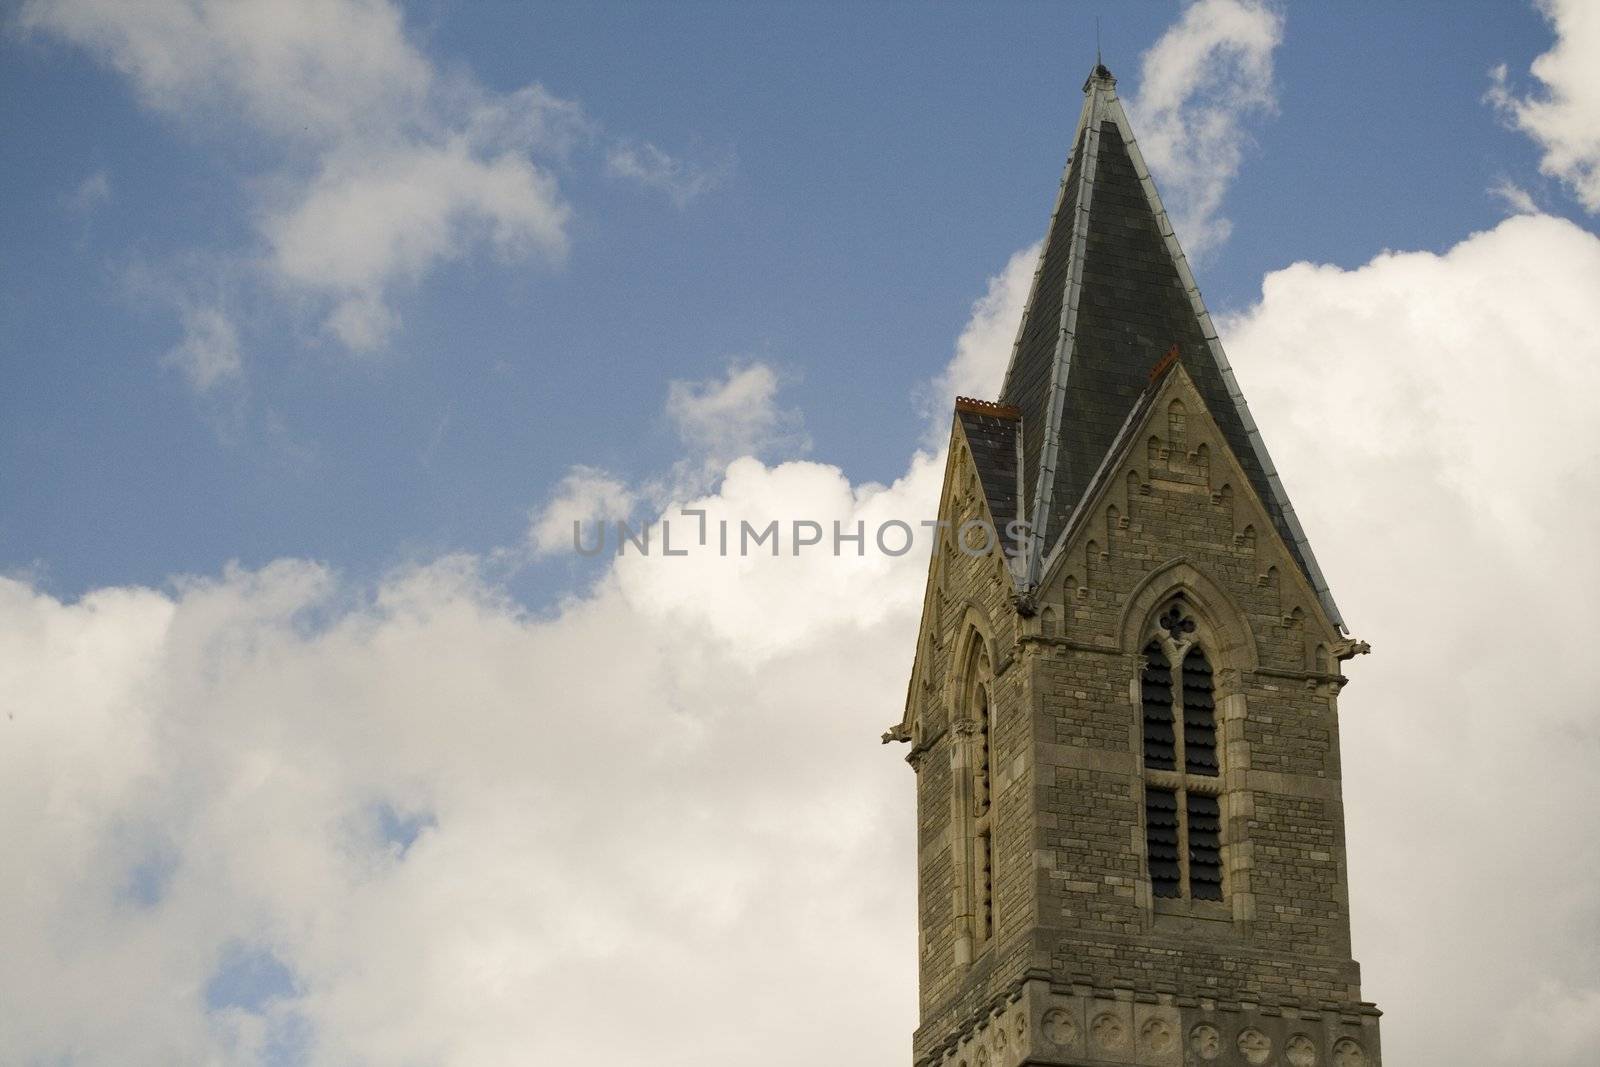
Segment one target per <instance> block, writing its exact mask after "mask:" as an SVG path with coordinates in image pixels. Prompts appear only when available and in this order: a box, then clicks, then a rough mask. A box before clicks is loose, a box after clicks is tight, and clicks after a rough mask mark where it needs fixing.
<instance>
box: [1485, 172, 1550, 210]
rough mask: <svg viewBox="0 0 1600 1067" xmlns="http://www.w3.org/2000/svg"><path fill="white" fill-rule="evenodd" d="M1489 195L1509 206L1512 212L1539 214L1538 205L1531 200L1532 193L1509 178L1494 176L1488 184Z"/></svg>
mask: <svg viewBox="0 0 1600 1067" xmlns="http://www.w3.org/2000/svg"><path fill="white" fill-rule="evenodd" d="M1489 195H1490V196H1493V197H1494V198H1495V199H1497V200H1499V201H1500V202H1501V203H1502V204H1504V205H1505V206H1506V207H1507V208H1509V209H1510V210H1511V212H1512V214H1515V215H1537V214H1539V205H1538V204H1536V203H1534V202H1533V194H1532V193H1530V192H1528V190H1526V189H1524V188H1523V187H1522V186H1520V185H1518V184H1517V183H1516V182H1514V181H1512V180H1511V179H1510V178H1496V179H1495V180H1494V183H1493V184H1491V185H1490V186H1489Z"/></svg>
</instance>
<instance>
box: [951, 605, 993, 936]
mask: <svg viewBox="0 0 1600 1067" xmlns="http://www.w3.org/2000/svg"><path fill="white" fill-rule="evenodd" d="M970 640H971V642H972V644H971V652H970V654H969V658H968V660H967V669H966V672H965V681H964V683H963V687H962V693H963V696H962V698H961V699H962V704H963V710H962V714H961V716H960V721H959V723H958V726H957V730H958V732H959V733H960V734H961V735H962V738H963V745H962V756H961V762H962V764H963V765H964V769H963V776H962V784H961V787H960V788H959V789H958V791H957V793H956V796H957V804H958V808H960V809H963V810H958V812H957V817H958V819H959V822H960V825H961V826H962V828H963V831H964V833H963V837H964V840H965V843H966V849H965V860H966V869H967V873H966V877H965V879H964V880H963V882H962V883H958V884H960V885H961V886H962V889H963V890H964V894H965V897H966V902H967V903H966V907H965V908H964V909H963V910H962V914H963V915H964V916H965V922H964V925H965V927H966V929H965V930H964V931H963V935H962V936H963V939H964V940H965V941H966V942H967V944H968V945H969V946H970V951H971V953H972V957H975V956H976V954H977V953H978V952H980V951H982V950H983V948H984V947H985V946H986V945H987V944H988V943H989V941H990V940H991V939H992V938H993V937H994V931H995V899H994V898H995V848H994V806H995V799H996V798H995V781H994V764H995V758H994V745H995V741H996V738H995V733H994V723H995V713H994V712H995V709H994V704H993V699H992V696H991V693H990V691H989V690H990V686H991V685H992V684H993V672H992V669H991V667H990V665H989V656H988V653H987V650H986V648H985V640H984V638H982V637H981V636H980V635H979V634H978V633H977V632H976V631H974V632H973V634H972V635H971V639H970ZM972 957H969V958H972Z"/></svg>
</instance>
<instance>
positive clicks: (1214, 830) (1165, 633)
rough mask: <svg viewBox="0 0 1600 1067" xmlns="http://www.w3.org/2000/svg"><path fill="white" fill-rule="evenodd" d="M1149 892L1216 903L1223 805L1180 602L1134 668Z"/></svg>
mask: <svg viewBox="0 0 1600 1067" xmlns="http://www.w3.org/2000/svg"><path fill="white" fill-rule="evenodd" d="M1139 707H1140V715H1141V719H1142V728H1143V735H1144V776H1145V783H1144V817H1145V852H1146V858H1147V860H1148V864H1149V870H1150V888H1151V892H1152V893H1153V894H1154V895H1155V896H1157V897H1164V898H1169V899H1184V898H1187V899H1191V900H1221V899H1223V892H1222V802H1221V798H1220V795H1219V794H1220V792H1221V770H1222V767H1221V761H1220V759H1219V758H1218V745H1217V711H1216V699H1215V692H1214V682H1213V677H1212V670H1211V661H1210V660H1209V659H1208V658H1207V657H1206V654H1205V651H1204V650H1203V649H1202V648H1201V647H1200V646H1199V644H1198V643H1197V642H1196V638H1195V624H1194V622H1193V620H1192V619H1190V618H1189V617H1188V614H1187V611H1186V610H1185V606H1184V605H1183V604H1182V603H1181V602H1178V603H1174V604H1173V605H1171V606H1170V607H1169V608H1168V609H1167V611H1166V612H1165V613H1164V614H1163V615H1162V616H1161V630H1160V632H1158V633H1157V635H1156V636H1155V637H1152V638H1151V640H1150V642H1149V643H1148V644H1147V645H1145V648H1144V652H1143V662H1142V664H1141V666H1140V669H1139Z"/></svg>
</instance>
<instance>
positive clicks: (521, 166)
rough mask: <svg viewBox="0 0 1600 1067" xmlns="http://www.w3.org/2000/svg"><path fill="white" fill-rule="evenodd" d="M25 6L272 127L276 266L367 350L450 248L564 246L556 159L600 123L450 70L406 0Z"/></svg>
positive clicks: (163, 78)
mask: <svg viewBox="0 0 1600 1067" xmlns="http://www.w3.org/2000/svg"><path fill="white" fill-rule="evenodd" d="M22 22H23V24H24V25H25V26H26V27H28V28H30V29H32V30H35V31H38V32H44V33H49V34H53V35H55V36H57V37H60V38H62V39H64V40H67V41H70V42H73V43H75V44H78V45H80V46H82V47H84V48H87V49H89V50H90V51H91V52H93V53H94V54H95V55H97V56H99V57H100V58H101V59H102V60H103V61H104V62H106V63H107V64H109V65H110V66H112V67H114V68H116V69H117V70H119V71H120V72H122V73H123V74H124V75H126V76H127V77H128V79H129V80H130V81H131V82H132V83H133V85H134V87H135V88H136V90H137V91H138V93H139V95H140V97H141V98H142V99H143V100H144V101H145V102H146V103H147V104H148V105H149V106H151V107H154V108H156V109H159V110H161V111H163V112H165V113H168V114H171V115H174V116H176V117H178V118H179V119H181V120H186V121H194V122H212V123H216V124H218V125H223V126H229V125H234V124H237V123H239V122H241V121H242V122H243V123H244V124H245V126H246V129H247V130H248V131H250V132H251V133H252V134H254V135H256V136H261V137H264V138H266V139H267V140H268V143H269V144H271V145H273V146H274V147H275V148H276V149H277V150H278V151H279V152H280V153H281V157H282V161H283V162H282V165H281V167H280V168H279V169H278V170H277V171H276V173H275V174H274V175H273V176H272V180H270V181H265V182H260V183H257V187H258V188H260V189H262V190H264V192H263V193H262V194H261V195H262V197H263V199H262V202H261V203H260V205H259V207H258V212H257V217H258V223H259V229H260V235H261V238H262V240H263V242H264V244H265V254H264V256H263V258H262V264H261V265H262V268H263V270H264V271H265V272H266V274H267V277H268V279H269V280H270V281H271V282H273V283H275V284H276V285H278V286H281V287H283V288H285V289H287V290H289V291H290V292H292V293H297V294H301V295H305V296H309V297H311V298H312V299H313V300H315V301H317V302H319V304H320V306H321V307H322V308H323V309H325V310H326V319H325V325H326V327H327V329H328V330H329V331H330V332H331V333H332V334H333V335H335V336H336V337H337V338H338V339H339V340H340V341H341V342H342V343H343V344H345V345H346V346H347V347H349V348H351V349H354V350H369V349H372V348H375V347H378V346H381V345H382V344H383V343H384V341H385V339H386V338H387V337H388V335H389V334H390V332H391V331H392V330H393V328H394V326H395V325H396V323H397V322H398V315H397V312H396V310H395V307H394V303H395V296H396V293H397V291H398V290H400V289H401V288H403V287H405V286H407V285H412V284H415V283H416V282H418V281H419V280H421V279H422V278H424V277H425V276H426V275H427V274H428V273H429V272H430V271H431V270H433V269H434V268H436V267H437V266H438V265H439V264H441V263H443V262H445V261H448V260H451V259H455V258H458V257H461V256H465V255H469V254H472V253H473V252H475V251H477V250H480V249H484V248H488V249H492V250H493V251H494V252H495V253H496V254H498V255H500V256H502V257H504V258H507V259H523V258H527V257H537V258H542V259H546V260H559V259H560V257H561V256H562V255H563V254H564V252H565V249H566V242H567V233H566V228H567V224H568V220H569V217H570V213H571V212H570V208H569V207H568V205H567V204H566V202H565V200H564V198H563V197H562V195H561V193H560V190H559V188H558V186H557V183H556V180H555V177H554V176H553V173H552V171H551V169H550V161H552V160H556V159H559V158H560V157H561V155H562V153H563V152H564V151H565V150H566V149H567V148H568V147H569V146H570V144H571V143H572V141H573V140H574V139H575V138H577V137H579V136H582V135H584V131H585V130H586V129H587V128H588V123H587V120H586V119H585V118H584V117H583V115H582V112H581V110H580V109H579V108H578V107H577V106H576V105H575V104H573V103H571V102H570V101H564V100H560V99H557V98H555V97H553V96H551V95H550V94H548V93H546V92H545V91H544V90H543V89H541V88H540V87H539V86H537V85H530V86H527V87H525V88H523V89H521V90H518V91H516V92H510V93H500V92H494V91H490V90H487V89H484V88H483V87H481V86H479V85H477V84H476V83H474V82H472V81H471V80H470V79H468V78H466V77H464V76H460V75H447V74H445V73H443V72H442V71H441V70H440V69H439V68H438V67H437V66H436V65H435V64H434V63H433V62H432V61H431V60H430V59H429V58H428V57H427V56H425V55H424V54H423V53H422V52H421V51H419V50H418V49H417V48H416V47H415V46H414V45H413V44H412V42H411V41H410V39H409V38H408V36H407V34H406V29H405V25H404V19H403V17H402V14H401V11H400V9H399V8H398V6H396V5H395V4H393V3H391V2H389V0H282V2H277V3H232V2H226V0H153V2H151V3H142V4H126V3H119V2H114V0H31V2H29V3H28V4H27V5H26V6H25V7H24V8H23V10H22Z"/></svg>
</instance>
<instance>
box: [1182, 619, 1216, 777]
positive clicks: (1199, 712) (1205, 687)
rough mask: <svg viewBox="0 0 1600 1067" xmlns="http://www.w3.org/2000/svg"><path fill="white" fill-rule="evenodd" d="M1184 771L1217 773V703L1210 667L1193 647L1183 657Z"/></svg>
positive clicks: (1201, 653) (1212, 774)
mask: <svg viewBox="0 0 1600 1067" xmlns="http://www.w3.org/2000/svg"><path fill="white" fill-rule="evenodd" d="M1183 768H1184V770H1186V771H1188V772H1189V773H1190V774H1206V775H1211V776H1213V777H1215V776H1216V773H1217V717H1216V704H1215V703H1214V702H1213V701H1212V699H1211V664H1210V663H1209V662H1207V660H1206V654H1205V653H1204V652H1202V651H1200V650H1199V649H1198V648H1191V649H1190V650H1189V654H1188V655H1186V656H1184V657H1183Z"/></svg>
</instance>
